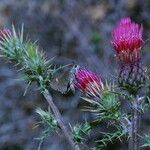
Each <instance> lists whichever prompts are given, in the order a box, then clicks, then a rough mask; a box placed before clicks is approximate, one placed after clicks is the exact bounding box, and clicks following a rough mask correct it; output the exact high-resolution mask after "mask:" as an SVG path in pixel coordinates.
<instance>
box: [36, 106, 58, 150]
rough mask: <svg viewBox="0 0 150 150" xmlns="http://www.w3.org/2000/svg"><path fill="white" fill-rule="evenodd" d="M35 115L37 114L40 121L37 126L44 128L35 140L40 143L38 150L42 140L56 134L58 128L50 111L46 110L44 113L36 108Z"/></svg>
mask: <svg viewBox="0 0 150 150" xmlns="http://www.w3.org/2000/svg"><path fill="white" fill-rule="evenodd" d="M36 113H37V114H39V116H40V119H41V121H40V122H39V123H38V124H42V125H43V126H44V127H45V129H44V131H43V132H42V135H41V136H40V137H39V138H36V140H39V141H40V143H39V146H38V150H40V148H41V145H42V143H43V141H44V139H45V138H47V137H48V136H49V135H50V133H51V132H58V129H59V126H58V123H57V121H56V119H55V117H54V115H53V114H52V113H51V111H50V109H48V111H44V110H42V109H41V108H38V109H36Z"/></svg>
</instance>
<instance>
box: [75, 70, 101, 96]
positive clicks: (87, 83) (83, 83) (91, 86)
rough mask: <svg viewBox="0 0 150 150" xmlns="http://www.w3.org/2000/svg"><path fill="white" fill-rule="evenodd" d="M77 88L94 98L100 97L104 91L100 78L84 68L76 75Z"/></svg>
mask: <svg viewBox="0 0 150 150" xmlns="http://www.w3.org/2000/svg"><path fill="white" fill-rule="evenodd" d="M75 86H76V87H77V88H78V89H80V90H81V91H83V92H84V93H85V94H86V95H87V96H92V97H100V96H101V91H102V90H103V89H104V86H103V83H102V80H101V78H100V76H99V75H97V74H96V73H94V72H92V71H89V70H87V69H84V68H79V69H78V71H77V72H76V73H75Z"/></svg>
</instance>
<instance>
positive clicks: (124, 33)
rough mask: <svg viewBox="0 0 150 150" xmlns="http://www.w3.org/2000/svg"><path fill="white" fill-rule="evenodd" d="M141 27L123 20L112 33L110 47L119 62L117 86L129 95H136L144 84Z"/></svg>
mask: <svg viewBox="0 0 150 150" xmlns="http://www.w3.org/2000/svg"><path fill="white" fill-rule="evenodd" d="M142 35H143V27H142V26H141V25H139V24H137V23H134V22H132V21H131V19H130V18H129V17H126V18H123V19H122V20H121V21H120V23H119V24H118V25H117V27H116V28H115V29H114V31H113V33H112V41H111V43H112V45H113V47H114V49H115V51H116V56H117V58H118V59H119V62H120V71H119V84H120V86H121V87H123V88H125V89H126V90H127V91H129V92H130V93H132V94H133V93H134V94H136V93H137V91H138V90H139V89H140V87H141V86H142V85H143V84H144V82H145V72H144V69H143V67H142V63H141V48H142V45H143V39H142Z"/></svg>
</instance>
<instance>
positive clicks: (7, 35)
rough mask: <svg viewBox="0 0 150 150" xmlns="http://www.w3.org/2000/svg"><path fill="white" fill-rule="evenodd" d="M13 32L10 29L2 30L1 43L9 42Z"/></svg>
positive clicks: (0, 31) (0, 34)
mask: <svg viewBox="0 0 150 150" xmlns="http://www.w3.org/2000/svg"><path fill="white" fill-rule="evenodd" d="M11 35H12V34H11V31H10V30H9V29H3V30H0V41H5V40H8V39H9V38H10V36H11Z"/></svg>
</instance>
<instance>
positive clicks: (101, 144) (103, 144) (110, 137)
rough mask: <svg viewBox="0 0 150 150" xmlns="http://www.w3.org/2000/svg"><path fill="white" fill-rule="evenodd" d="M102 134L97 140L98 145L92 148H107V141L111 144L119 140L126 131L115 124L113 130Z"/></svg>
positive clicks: (97, 149)
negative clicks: (114, 129)
mask: <svg viewBox="0 0 150 150" xmlns="http://www.w3.org/2000/svg"><path fill="white" fill-rule="evenodd" d="M103 134H104V136H103V138H102V139H101V140H98V141H97V143H98V146H97V147H95V148H94V150H104V149H106V148H107V146H108V144H109V143H112V144H113V143H114V142H116V140H119V141H121V138H122V137H123V136H125V135H126V134H127V132H126V131H125V130H124V129H123V128H121V127H119V126H116V131H115V132H113V133H103Z"/></svg>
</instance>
